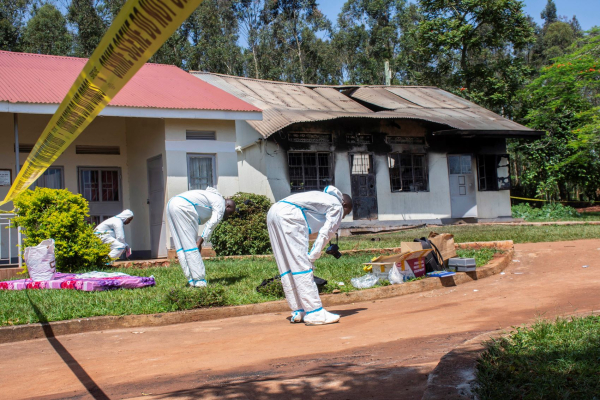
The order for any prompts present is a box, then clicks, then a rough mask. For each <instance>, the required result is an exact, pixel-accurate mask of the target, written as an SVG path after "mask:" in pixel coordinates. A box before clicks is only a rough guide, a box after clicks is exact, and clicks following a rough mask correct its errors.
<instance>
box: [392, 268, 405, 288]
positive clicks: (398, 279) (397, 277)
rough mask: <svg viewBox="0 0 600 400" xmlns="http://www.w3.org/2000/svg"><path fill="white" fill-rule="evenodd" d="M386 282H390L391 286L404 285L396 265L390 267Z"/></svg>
mask: <svg viewBox="0 0 600 400" xmlns="http://www.w3.org/2000/svg"><path fill="white" fill-rule="evenodd" d="M388 280H389V281H390V283H391V284H392V285H397V284H400V283H404V276H402V274H401V273H400V271H398V267H396V264H394V265H393V266H392V269H391V270H390V273H389V274H388Z"/></svg>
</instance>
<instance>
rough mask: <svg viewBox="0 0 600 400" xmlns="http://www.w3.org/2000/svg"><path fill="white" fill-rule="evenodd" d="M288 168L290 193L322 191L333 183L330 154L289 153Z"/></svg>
mask: <svg viewBox="0 0 600 400" xmlns="http://www.w3.org/2000/svg"><path fill="white" fill-rule="evenodd" d="M288 167H289V173H290V186H291V188H292V192H304V191H307V190H323V189H325V187H326V186H327V185H331V183H332V181H333V177H332V173H331V170H332V168H331V153H324V152H319V153H308V152H289V153H288Z"/></svg>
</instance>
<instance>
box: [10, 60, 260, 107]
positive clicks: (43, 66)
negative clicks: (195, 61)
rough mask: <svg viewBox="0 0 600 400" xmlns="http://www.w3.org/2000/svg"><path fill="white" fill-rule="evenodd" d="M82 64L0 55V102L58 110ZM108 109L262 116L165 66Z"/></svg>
mask: <svg viewBox="0 0 600 400" xmlns="http://www.w3.org/2000/svg"><path fill="white" fill-rule="evenodd" d="M86 62H87V59H85V58H75V57H59V56H47V55H40V54H29V53H13V52H9V51H0V102H3V101H6V102H10V103H37V104H39V103H47V104H48V103H49V104H59V103H60V102H61V101H62V100H63V98H64V97H65V95H66V94H67V92H68V91H69V89H70V88H71V86H72V85H73V82H75V79H76V78H77V76H78V75H79V73H80V72H81V70H82V69H83V66H84V65H85V63H86ZM110 105H111V106H122V107H145V108H161V109H183V110H218V111H258V112H260V109H258V108H256V107H254V106H253V105H251V104H248V103H246V102H245V101H243V100H240V99H238V98H237V97H235V96H233V95H231V94H229V93H227V92H225V91H223V90H221V89H218V88H216V87H214V86H212V85H210V84H208V83H206V82H204V81H202V80H200V79H198V78H196V77H194V76H192V75H190V74H188V73H187V72H185V71H183V70H181V69H179V68H177V67H175V66H172V65H163V64H146V65H144V66H143V67H142V68H141V69H140V70H139V72H138V73H137V74H135V75H134V77H133V78H131V80H130V81H129V82H128V83H127V84H126V85H125V87H124V88H123V89H122V90H121V91H120V92H119V93H118V94H117V95H116V96H115V97H114V98H113V100H112V101H111V102H110Z"/></svg>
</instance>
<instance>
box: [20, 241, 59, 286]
mask: <svg viewBox="0 0 600 400" xmlns="http://www.w3.org/2000/svg"><path fill="white" fill-rule="evenodd" d="M23 258H24V259H25V265H27V272H29V277H30V278H31V279H33V280H34V281H36V282H39V281H51V280H52V279H54V274H55V273H56V264H55V262H54V239H46V240H43V241H42V243H40V244H38V245H37V246H35V247H27V248H25V252H24V253H23Z"/></svg>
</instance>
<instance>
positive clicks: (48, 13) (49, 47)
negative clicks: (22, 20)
mask: <svg viewBox="0 0 600 400" xmlns="http://www.w3.org/2000/svg"><path fill="white" fill-rule="evenodd" d="M72 47H73V37H72V36H71V34H70V33H69V31H68V30H67V20H66V19H65V17H64V16H63V15H62V14H61V12H60V11H59V10H58V9H57V8H56V7H55V6H54V5H52V4H50V3H46V4H43V5H42V6H41V7H40V8H37V7H36V8H34V10H33V16H32V17H31V18H30V19H29V21H27V25H26V26H25V28H24V29H23V51H25V52H28V53H37V54H52V55H65V54H69V53H70V52H71V49H72Z"/></svg>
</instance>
